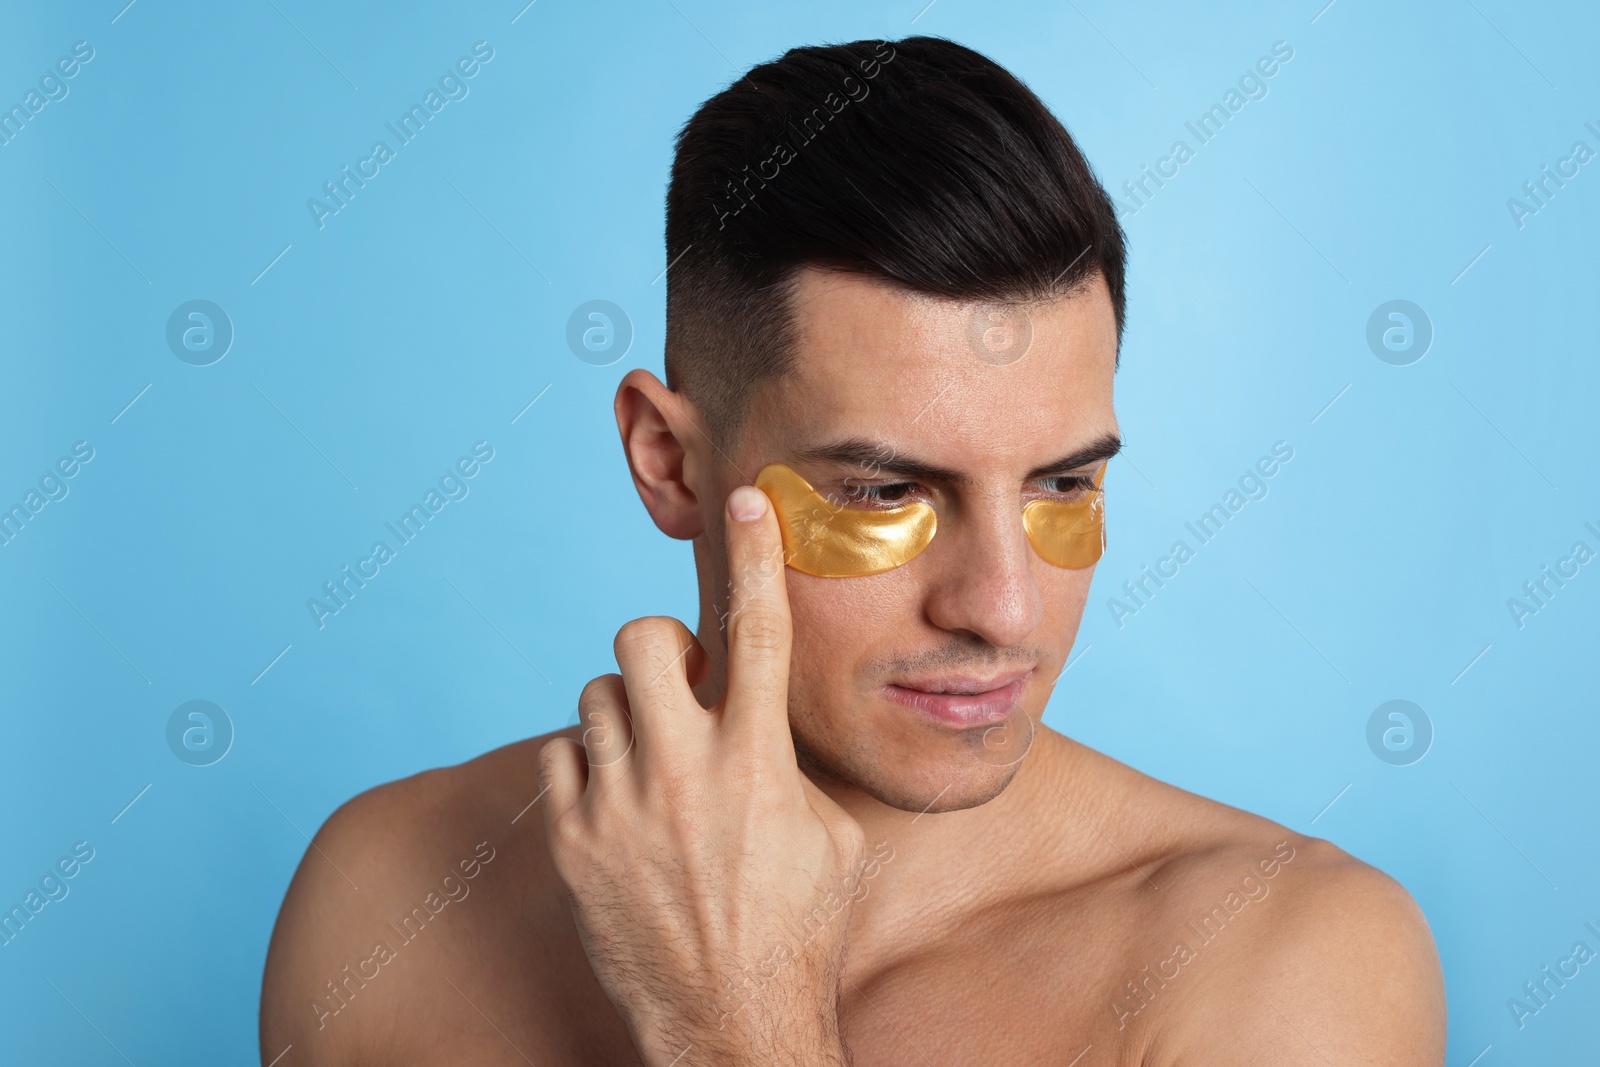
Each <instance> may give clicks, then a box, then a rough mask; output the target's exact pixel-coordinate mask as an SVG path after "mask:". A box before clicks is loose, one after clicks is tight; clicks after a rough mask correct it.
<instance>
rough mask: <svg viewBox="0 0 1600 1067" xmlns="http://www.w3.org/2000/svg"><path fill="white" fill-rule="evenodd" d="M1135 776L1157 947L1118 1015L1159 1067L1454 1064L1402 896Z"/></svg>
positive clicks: (1125, 990) (1418, 930)
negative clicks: (1447, 1057)
mask: <svg viewBox="0 0 1600 1067" xmlns="http://www.w3.org/2000/svg"><path fill="white" fill-rule="evenodd" d="M1100 758H1102V759H1105V758H1106V757H1100ZM1116 766H1117V767H1118V768H1121V766H1122V765H1120V764H1117V765H1116ZM1118 773H1120V772H1118ZM1127 773H1128V775H1129V778H1128V782H1129V790H1130V793H1131V794H1132V795H1134V796H1136V797H1137V798H1138V799H1137V800H1136V801H1135V804H1134V808H1135V811H1138V812H1139V813H1140V817H1141V818H1142V819H1143V820H1146V821H1148V822H1150V823H1152V824H1158V825H1161V826H1162V827H1163V829H1162V830H1160V831H1158V832H1155V833H1153V834H1152V835H1151V836H1150V838H1149V839H1148V844H1147V848H1146V849H1144V850H1143V851H1144V854H1145V856H1146V860H1145V861H1144V863H1143V864H1142V865H1143V866H1145V868H1146V870H1147V872H1148V873H1149V875H1150V877H1151V879H1153V882H1154V884H1155V885H1156V886H1157V887H1158V888H1157V889H1156V890H1154V891H1152V892H1150V893H1149V894H1148V896H1149V897H1150V898H1153V899H1155V900H1156V901H1158V903H1156V904H1154V905H1153V907H1152V909H1151V910H1149V911H1146V912H1145V918H1146V919H1147V920H1150V921H1149V922H1148V924H1147V928H1148V929H1149V930H1151V931H1159V932H1152V933H1151V934H1150V935H1149V937H1148V938H1147V939H1144V940H1143V942H1142V944H1141V946H1140V951H1141V953H1142V955H1141V957H1140V958H1139V959H1138V961H1137V962H1138V963H1139V964H1140V966H1138V967H1137V968H1133V969H1131V970H1130V974H1129V978H1130V980H1129V981H1126V982H1123V983H1122V984H1121V986H1120V987H1119V989H1118V991H1117V993H1116V994H1115V995H1114V997H1113V1001H1112V1012H1113V1014H1114V1015H1115V1016H1116V1026H1117V1028H1118V1029H1127V1028H1133V1029H1134V1030H1135V1031H1142V1034H1143V1038H1144V1040H1143V1042H1142V1043H1143V1044H1144V1045H1145V1047H1146V1048H1147V1049H1148V1050H1149V1054H1148V1058H1147V1062H1152V1063H1169V1062H1183V1063H1195V1064H1209V1063H1217V1064H1223V1063H1227V1064H1236V1063H1240V1062H1263V1063H1266V1062H1270V1063H1275V1064H1302V1063H1303V1064H1307V1065H1319V1067H1320V1065H1323V1064H1326V1063H1328V1062H1334V1063H1340V1064H1350V1065H1361V1064H1374V1065H1375V1064H1380V1063H1381V1064H1386V1065H1395V1064H1404V1065H1407V1067H1413V1065H1415V1067H1422V1065H1433V1067H1437V1065H1440V1064H1443V1062H1444V1047H1445V998H1444V982H1443V977H1442V974H1441V970H1440V965H1439V957H1438V952H1437V950H1436V948H1435V946H1434V942H1433V935H1432V932H1431V931H1430V930H1429V927H1428V923H1427V920H1426V919H1425V918H1424V916H1423V913H1422V910H1421V908H1419V907H1418V906H1417V903H1416V902H1415V901H1414V900H1413V899H1412V897H1411V895H1410V894H1409V893H1408V892H1407V891H1406V890H1405V888H1404V887H1403V886H1401V885H1400V884H1399V883H1398V882H1397V881H1395V880H1394V879H1393V878H1391V877H1390V876H1389V875H1387V874H1385V873H1384V872H1383V871H1381V870H1379V869H1377V868H1376V867H1373V866H1371V865H1370V864H1367V863H1364V862H1362V861H1361V860H1359V859H1357V858H1355V857H1354V856H1351V855H1350V854H1349V853H1347V852H1345V851H1344V850H1343V849H1340V848H1339V847H1338V846H1336V845H1334V844H1332V843H1331V842H1328V841H1325V840H1323V839H1321V838H1315V837H1308V836H1306V835H1303V834H1299V833H1296V832H1294V831H1292V830H1289V829H1287V828H1286V827H1283V826H1281V825H1279V824H1277V823H1275V822H1272V821H1271V820H1269V819H1264V818H1261V817H1260V816H1257V815H1253V814H1251V813H1249V812H1245V811H1241V810H1240V809H1237V808H1233V807H1229V806H1228V805H1225V804H1221V803H1218V802H1216V801H1212V800H1208V799H1206V798H1203V797H1199V796H1196V795H1195V794H1192V793H1188V792H1186V791H1184V790H1181V789H1178V788H1176V787H1174V786H1170V785H1166V784H1164V783H1159V782H1156V781H1155V780H1154V779H1150V778H1147V777H1146V776H1143V775H1139V774H1138V772H1133V771H1131V770H1129V771H1128V772H1127ZM1136 779H1142V781H1135V780H1136Z"/></svg>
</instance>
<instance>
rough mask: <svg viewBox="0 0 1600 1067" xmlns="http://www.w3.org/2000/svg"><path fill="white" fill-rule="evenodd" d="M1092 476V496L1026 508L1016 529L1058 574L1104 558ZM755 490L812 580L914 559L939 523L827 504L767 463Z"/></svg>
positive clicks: (917, 513) (914, 505) (918, 513)
mask: <svg viewBox="0 0 1600 1067" xmlns="http://www.w3.org/2000/svg"><path fill="white" fill-rule="evenodd" d="M1104 478H1105V465H1104V464H1102V465H1101V467H1100V469H1099V471H1097V472H1096V473H1095V479H1094V491H1093V492H1091V493H1086V494H1084V496H1083V497H1081V498H1080V499H1078V500H1070V501H1060V500H1030V501H1029V502H1028V503H1027V504H1026V505H1025V506H1024V507H1023V509H1022V526H1023V529H1024V530H1026V531H1027V534H1028V540H1029V541H1031V542H1033V547H1034V550H1035V551H1037V552H1038V553H1039V555H1040V556H1041V557H1042V558H1043V559H1044V560H1045V561H1046V562H1047V563H1052V564H1054V565H1055V566H1057V567H1067V568H1071V569H1075V570H1077V569H1082V568H1084V567H1089V566H1092V565H1093V564H1094V563H1095V562H1096V561H1097V560H1099V558H1100V554H1101V552H1103V551H1104V550H1105V543H1106V542H1105V493H1104V492H1102V491H1101V488H1100V483H1101V482H1102V481H1103V480H1104ZM755 485H756V488H757V489H760V490H761V491H762V492H764V493H766V494H767V496H768V497H770V498H771V499H772V506H773V510H774V511H776V512H777V515H778V525H779V528H780V529H781V530H782V532H783V548H784V556H785V562H786V563H788V565H789V566H791V567H793V568H794V569H795V570H797V571H801V572H803V573H805V574H813V575H816V576H817V577H819V578H862V577H865V576H867V575H869V574H882V573H883V572H884V571H888V570H893V569H894V568H896V567H899V566H902V565H904V564H906V563H909V562H911V560H913V559H915V558H916V557H917V555H918V554H919V553H921V552H922V550H923V549H925V548H927V547H928V544H929V543H930V542H931V541H932V540H933V535H934V532H935V531H936V530H937V529H938V526H939V520H938V516H937V515H935V514H934V510H933V505H932V504H930V503H928V502H927V501H925V500H913V501H908V502H907V503H905V504H901V505H899V506H898V507H890V508H879V509H876V510H866V509H863V508H848V507H842V506H839V505H835V504H833V503H831V502H830V501H829V500H828V499H827V498H826V497H824V496H823V495H822V494H821V493H818V492H817V491H816V490H815V489H813V488H812V486H811V483H810V482H808V481H806V480H805V479H804V478H803V477H801V476H800V475H799V474H798V473H796V472H795V471H794V470H792V469H791V468H789V467H787V466H785V465H784V464H782V463H769V464H767V465H766V466H765V467H763V468H761V471H760V473H758V474H757V475H756V480H755Z"/></svg>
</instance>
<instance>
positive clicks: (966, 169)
mask: <svg viewBox="0 0 1600 1067" xmlns="http://www.w3.org/2000/svg"><path fill="white" fill-rule="evenodd" d="M666 229H667V233H666V238H667V249H666V251H667V263H668V268H667V335H666V375H667V385H668V386H669V387H670V388H672V389H674V390H677V391H679V392H681V393H683V394H684V395H685V396H687V397H688V398H689V399H690V401H691V402H693V403H694V404H695V406H696V407H697V408H698V409H699V410H700V412H701V413H702V414H703V415H704V416H705V418H706V421H707V423H708V424H709V425H710V427H711V430H712V436H713V440H714V441H715V442H716V443H717V445H718V447H726V446H728V445H730V444H731V443H732V441H733V440H734V438H735V436H736V434H737V433H738V431H739V430H740V428H741V427H742V425H743V421H744V417H745V414H746V409H747V406H748V402H749V400H750V399H751V397H752V395H753V394H754V392H755V391H756V389H757V388H758V387H759V386H761V385H763V384H764V383H766V382H768V381H771V380H772V379H775V378H779V377H781V376H782V375H784V374H785V373H786V372H787V371H788V370H789V369H790V368H791V367H792V365H793V361H794V355H795V347H796V330H795V323H794V318H793V300H792V296H793V292H794V284H795V282H796V280H797V275H798V273H799V271H800V269H801V268H804V267H807V266H810V267H817V268H822V269H834V270H842V271H850V272H856V273H860V274H864V275H867V276H869V277H873V278H877V279H880V280H884V281H888V282H891V283H894V284H897V285H900V286H903V287H905V288H906V289H909V290H911V291H914V292H917V293H923V294H929V295H935V296H943V297H948V298H954V299H958V300H970V301H980V302H986V303H988V302H992V303H1000V304H1007V303H1025V302H1030V301H1035V300H1046V299H1050V298H1053V297H1058V296H1064V295H1067V294H1069V293H1072V292H1074V291H1078V290H1080V289H1082V288H1083V287H1085V286H1087V285H1088V284H1089V283H1090V281H1091V280H1092V278H1093V277H1094V276H1095V275H1097V274H1098V275H1099V276H1101V277H1103V278H1104V279H1105V283H1106V287H1107V288H1108V289H1109V290H1110V293H1111V301H1112V306H1113V308H1114V309H1115V312H1116V325H1117V342H1118V348H1119V350H1120V347H1121V339H1122V328H1123V318H1124V306H1125V299H1124V295H1123V282H1124V275H1125V271H1126V259H1127V253H1126V250H1125V243H1124V236H1123V232H1122V227H1121V225H1120V224H1119V223H1118V221H1117V217H1116V212H1115V209H1114V207H1113V205H1112V201H1111V198H1110V197H1109V196H1108V195H1107V194H1106V191H1105V189H1104V188H1103V187H1102V186H1101V184H1100V182H1099V181H1098V180H1097V179H1096V178H1095V175H1094V173H1093V171H1092V170H1091V169H1090V167H1089V164H1088V162H1087V161H1086V160H1085V159H1084V158H1083V154H1082V153H1081V152H1080V151H1079V150H1078V146H1077V145H1076V144H1075V143H1074V142H1073V140H1072V137H1071V135H1070V134H1068V133H1067V130H1066V128H1065V127H1064V126H1062V124H1061V122H1060V121H1059V120H1058V119H1057V118H1056V117H1055V116H1054V115H1052V114H1051V113H1050V111H1049V109H1048V108H1046V107H1045V105H1044V103H1043V102H1042V101H1041V100H1040V99H1039V98H1038V97H1037V96H1036V95H1034V93H1033V91H1032V90H1030V89H1029V88H1028V87H1027V86H1025V85H1024V84H1023V83H1022V82H1021V81H1019V80H1017V78H1016V77H1015V76H1013V75H1012V74H1010V73H1009V72H1007V71H1006V70H1005V69H1004V68H1002V67H1001V66H1000V65H998V64H997V63H995V62H994V61H993V60H991V59H989V58H988V57H987V56H984V55H981V54H979V53H978V52H974V51H973V50H972V49H970V48H966V47H964V46H962V45H959V44H956V43H955V42H953V41H949V40H945V39H943V38H939V37H907V38H905V39H903V40H900V41H893V42H889V41H855V42H852V43H849V44H838V45H826V46H817V47H806V48H794V49H791V50H789V51H788V52H786V53H784V54H783V56H782V57H781V58H779V59H777V60H774V61H772V62H770V63H763V64H761V65H759V66H757V67H754V68H752V69H751V70H750V72H749V73H748V74H746V75H745V76H744V77H742V78H740V79H739V80H738V81H736V82H734V83H733V84H732V85H730V86H729V87H728V88H726V89H724V90H723V91H721V92H720V93H717V94H716V95H715V96H713V97H711V99H709V100H707V101H706V102H705V103H704V104H702V105H701V106H700V109H699V110H698V111H696V112H695V113H694V115H693V116H692V117H691V118H690V119H689V121H688V122H687V123H685V124H684V127H683V129H682V130H681V131H679V133H678V138H677V148H676V154H675V157H674V159H673V163H672V177H671V181H670V183H669V184H668V186H667V227H666Z"/></svg>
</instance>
